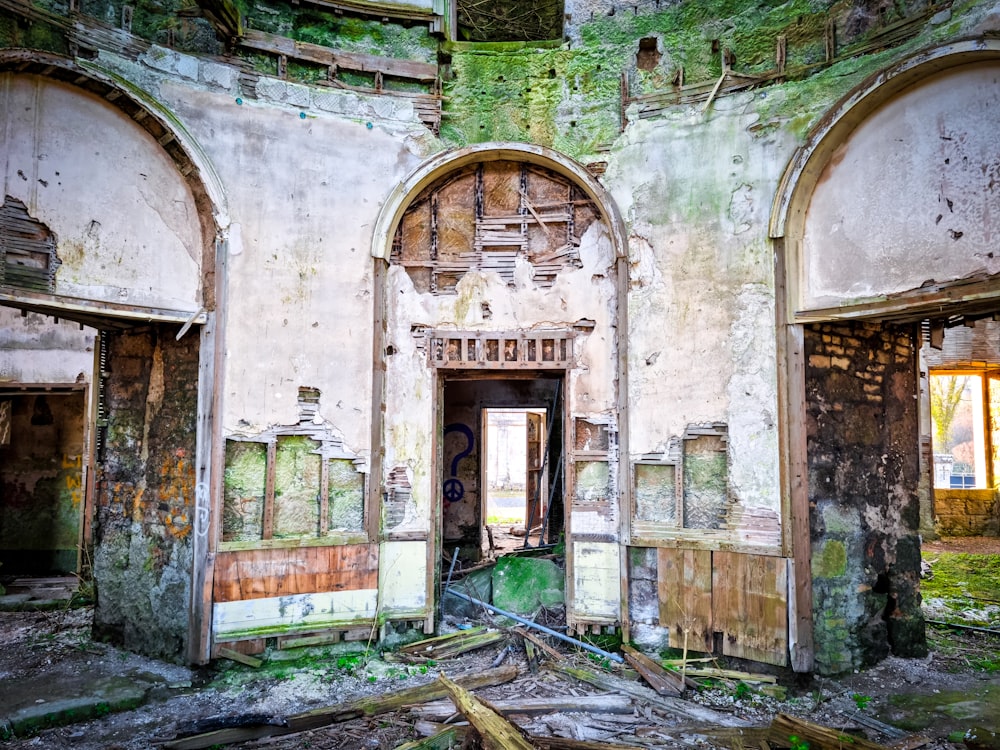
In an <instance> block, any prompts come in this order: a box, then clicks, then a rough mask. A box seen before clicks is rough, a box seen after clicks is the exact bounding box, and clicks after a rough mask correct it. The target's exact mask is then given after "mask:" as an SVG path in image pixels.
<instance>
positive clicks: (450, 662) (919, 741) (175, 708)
mask: <svg viewBox="0 0 1000 750" xmlns="http://www.w3.org/2000/svg"><path fill="white" fill-rule="evenodd" d="M928 547H930V545H928ZM927 551H932V552H933V553H934V554H941V553H942V552H944V551H946V550H945V549H944V548H941V549H938V548H936V547H935V548H934V549H933V550H927ZM997 552H998V553H1000V545H998V548H997ZM90 617H91V612H90V610H89V609H88V608H79V609H60V610H55V611H45V612H0V634H2V636H3V648H2V649H0V716H2V715H4V713H5V711H4V706H3V703H4V702H5V701H11V700H14V698H15V697H16V699H18V700H20V701H21V702H22V703H25V702H27V703H31V702H35V703H38V704H39V705H44V704H45V703H46V702H47V701H49V700H51V699H52V695H54V694H55V693H57V692H58V688H60V687H65V686H66V685H67V684H68V683H69V682H71V681H72V680H73V679H80V680H89V681H91V682H94V681H95V680H97V681H100V680H102V679H104V676H105V675H107V677H108V682H107V685H108V686H110V685H111V681H112V680H113V678H117V679H119V680H122V681H124V682H125V683H128V684H129V685H131V686H132V687H133V688H134V687H135V686H137V685H138V686H140V687H141V689H142V691H144V700H145V702H144V703H142V705H139V706H138V707H136V708H132V709H131V710H124V711H114V710H111V708H110V707H108V706H105V707H104V708H101V706H103V705H104V704H102V703H99V704H98V710H97V711H92V712H91V715H92V718H90V719H89V720H86V721H75V722H74V723H69V724H67V725H65V726H58V727H53V728H48V729H42V730H40V731H39V732H37V733H36V734H34V735H33V736H25V737H16V736H10V732H9V731H7V732H6V734H4V735H2V739H5V740H6V742H0V745H2V746H3V747H5V748H7V747H9V748H12V749H14V748H80V749H81V750H98V749H99V748H100V749H103V750H116V749H117V750H132V749H138V748H149V747H155V746H158V745H161V744H162V743H165V742H167V741H169V740H173V739H175V738H177V737H182V736H185V735H190V734H192V733H197V732H204V731H207V730H209V729H212V728H217V727H219V726H222V725H232V724H238V723H244V724H253V725H261V724H263V725H264V726H265V727H266V726H272V727H277V725H280V724H282V722H285V721H287V720H288V718H289V717H293V716H295V715H298V714H301V713H302V712H305V711H309V710H314V709H322V708H324V707H329V706H338V705H339V706H342V705H344V704H347V703H350V702H352V701H357V700H358V699H361V698H372V697H377V696H383V695H388V694H392V693H395V692H397V691H401V690H404V689H409V688H413V687H414V686H418V685H425V684H429V683H431V682H433V681H434V680H435V679H436V676H437V674H438V673H444V674H445V675H447V676H448V677H450V678H457V677H459V676H462V675H470V674H471V675H482V674H483V673H486V672H488V671H489V670H490V669H491V667H492V666H493V665H495V664H497V663H498V662H500V661H502V662H503V664H504V665H513V666H516V667H517V670H518V675H517V677H516V678H515V679H514V680H513V681H512V682H508V683H506V684H502V685H497V686H495V687H488V688H482V689H478V690H476V691H475V694H476V695H477V696H479V697H482V698H484V699H487V700H489V701H492V702H502V701H504V700H510V701H520V700H523V699H524V698H525V697H531V698H548V699H552V700H556V699H563V700H566V699H568V700H569V701H570V702H571V703H576V704H583V703H584V702H585V701H586V700H587V698H588V696H604V697H603V698H599V699H598V705H600V706H602V708H594V707H590V708H589V709H588V710H586V711H583V712H573V711H569V710H565V709H563V710H561V711H555V712H551V713H540V714H537V715H528V714H527V713H517V714H512V715H511V716H510V718H511V721H513V722H514V723H515V724H517V725H518V726H520V727H521V728H522V729H524V730H525V731H527V732H528V733H529V734H531V735H533V736H536V737H562V738H569V739H574V740H578V741H583V740H588V741H590V742H595V743H596V742H600V743H608V744H609V745H612V744H613V745H617V746H628V747H654V748H671V747H702V748H714V747H719V748H721V747H729V748H733V750H742V749H743V748H751V747H753V748H760V747H763V746H764V745H761V740H764V739H766V740H767V742H768V744H767V745H766V747H770V748H780V747H795V748H796V750H804V748H805V747H806V745H804V744H803V739H802V738H799V739H798V740H795V739H792V737H793V735H794V732H791V731H787V730H782V731H778V732H777V734H776V733H775V732H774V731H772V732H770V733H769V732H768V727H769V726H771V724H772V721H773V720H774V719H775V717H776V716H778V715H779V714H787V715H789V716H793V717H799V718H802V719H806V720H808V721H810V722H814V723H816V724H820V725H823V726H826V727H831V728H833V729H834V730H836V731H835V736H837V735H839V736H840V737H842V738H843V739H845V740H847V738H848V736H849V735H857V736H859V737H866V738H868V739H869V740H873V741H875V742H879V743H883V744H885V745H887V746H892V747H897V748H904V747H905V748H917V747H923V748H926V749H927V750H948V749H953V748H963V747H970V748H972V747H1000V744H996V743H997V740H996V739H995V737H994V738H993V739H992V742H993V743H994V744H992V745H991V744H979V745H977V743H976V741H974V740H971V739H967V735H968V734H969V732H970V731H972V732H973V734H978V735H979V736H980V737H988V736H989V733H990V732H1000V727H998V726H996V724H997V721H998V719H1000V636H998V635H996V634H991V633H987V632H982V631H979V630H961V629H952V628H947V627H931V628H929V630H928V633H929V641H930V645H931V649H932V651H931V654H930V655H929V656H928V657H927V658H925V659H912V660H906V659H898V658H890V659H887V660H886V661H884V662H882V663H881V664H879V665H878V666H876V667H875V668H872V669H869V670H865V671H862V672H858V673H855V674H852V675H848V676H846V677H842V678H838V679H828V678H813V679H809V680H804V679H802V678H801V677H799V678H796V677H795V676H792V675H785V676H784V677H780V676H779V678H778V684H777V685H772V684H768V683H766V682H755V681H752V680H749V679H744V680H740V679H738V678H731V679H723V680H711V681H701V682H702V685H701V686H700V687H698V688H697V689H688V690H686V691H685V693H684V695H683V698H682V699H676V698H659V697H658V696H657V695H656V694H655V693H653V692H652V691H650V690H648V688H646V687H645V684H644V683H643V682H642V681H641V680H640V679H638V678H637V676H636V675H635V673H634V672H631V671H630V670H623V669H622V668H620V667H617V666H616V665H614V664H612V663H611V662H609V661H608V660H607V659H604V658H601V657H596V656H587V655H585V654H583V653H579V652H578V653H572V652H573V649H571V648H570V647H568V646H567V645H566V644H564V643H561V642H557V641H552V642H551V643H552V645H553V646H554V647H555V650H557V651H558V652H559V653H560V654H562V658H560V659H558V660H557V659H556V658H554V657H553V656H549V655H546V654H544V653H542V655H541V658H540V659H539V661H540V662H541V664H540V668H538V669H537V671H531V669H529V665H528V662H527V659H526V655H525V646H524V641H523V639H522V638H521V637H519V636H517V635H516V634H514V633H513V632H512V631H511V630H510V629H502V628H501V630H502V632H503V635H502V637H500V638H499V640H497V641H496V642H494V643H492V644H490V645H488V646H484V647H482V648H480V649H478V650H475V651H472V652H470V653H467V654H464V655H461V656H457V657H453V658H441V659H440V660H437V661H434V662H429V663H428V662H425V663H420V662H419V661H414V662H411V663H407V662H404V661H400V660H399V659H400V658H401V657H400V656H399V655H393V654H391V653H390V654H389V655H388V656H386V657H385V658H383V657H382V655H379V654H377V653H375V652H364V653H362V650H363V649H364V647H365V645H366V644H364V643H360V644H351V645H349V646H346V645H345V647H344V648H343V649H342V650H340V651H338V652H331V651H327V652H325V653H322V654H321V653H317V652H313V653H312V654H311V655H309V656H308V657H307V658H305V659H301V660H299V661H295V662H292V661H287V660H282V659H275V660H272V661H269V662H267V663H265V664H264V665H263V666H261V667H259V668H256V669H254V668H251V667H248V666H245V665H242V664H237V663H234V662H228V661H225V660H220V661H219V662H217V663H215V664H213V665H212V666H211V667H209V668H205V669H201V670H191V669H188V668H186V667H181V666H177V665H168V664H163V663H162V662H157V661H155V660H150V659H143V658H141V657H138V656H136V655H134V654H129V653H126V652H124V651H121V650H119V649H116V648H115V647H113V646H110V645H107V644H102V643H95V642H93V641H91V640H90ZM997 626H1000V622H997V623H994V626H993V627H994V628H996V627H997ZM276 656H277V657H283V656H284V657H286V658H287V657H288V654H282V653H281V652H276ZM501 657H503V658H502V659H501ZM565 664H575V665H578V666H581V667H584V668H585V669H587V670H589V671H590V672H591V673H596V674H598V675H600V676H606V677H608V679H613V680H620V682H618V683H617V685H619V687H620V689H618V690H611V691H609V690H607V689H598V688H596V687H593V686H591V685H589V684H585V683H583V682H580V681H578V680H576V679H573V678H571V677H567V676H565V675H564V674H563V673H561V672H560V671H559V670H558V665H565ZM720 666H727V667H730V668H732V667H733V666H734V665H720ZM101 685H102V689H104V687H103V686H105V683H103V682H102V683H101ZM107 689H109V690H110V689H111V687H108V688H107ZM4 690H7V691H8V693H7V694H6V697H5V694H4ZM12 691H13V692H12ZM29 691H30V692H29ZM50 694H52V695H50ZM36 696H37V697H36ZM47 696H48V697H47ZM623 702H624V708H622V707H621V704H622V703H623ZM109 703H110V699H109ZM615 706H619V708H618V709H615V710H617V711H619V712H612V710H613V709H614V707H615ZM437 710H438V714H430V713H424V714H423V716H421V715H419V714H418V712H417V711H416V710H414V711H411V710H409V709H404V710H397V711H393V712H389V713H384V714H381V715H377V716H371V717H369V718H359V719H353V720H350V721H345V722H341V723H337V724H335V725H332V726H328V727H323V728H318V729H315V730H312V731H307V732H300V733H296V734H290V735H286V736H271V737H265V738H261V739H256V740H252V741H247V742H241V743H236V744H232V745H223V744H222V743H214V742H213V743H211V744H203V745H201V746H204V747H223V746H229V747H239V748H288V749H289V750H291V749H292V748H324V749H329V750H334V749H345V748H352V749H353V748H372V749H373V750H374V749H375V748H386V749H388V748H397V747H400V746H401V745H403V744H404V743H406V742H409V741H413V740H415V739H418V738H419V737H420V736H421V733H422V732H428V731H431V729H430V726H431V725H430V724H429V722H443V721H445V720H446V719H447V718H449V717H450V718H452V719H457V720H458V721H461V719H462V717H461V716H460V715H459V716H457V717H456V716H455V712H454V710H453V709H452V708H451V706H450V705H449V706H447V707H446V708H439V709H437ZM522 710H523V711H527V709H522ZM991 723H992V724H991ZM977 726H978V727H980V728H979V729H976V727H977ZM265 731H268V730H266V729H265ZM0 732H4V728H3V727H0ZM447 746H448V745H439V747H447ZM459 746H461V743H460V742H458V743H457V744H455V747H459ZM568 746H569V745H561V746H560V745H552V744H550V745H544V744H538V747H568ZM577 747H582V746H581V745H577ZM593 747H597V746H596V745H594V746H593ZM809 747H811V748H812V749H813V750H817V748H818V747H820V745H819V744H817V743H815V742H813V743H811V744H810V745H809Z"/></svg>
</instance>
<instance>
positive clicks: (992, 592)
mask: <svg viewBox="0 0 1000 750" xmlns="http://www.w3.org/2000/svg"><path fill="white" fill-rule="evenodd" d="M927 560H928V561H929V562H930V563H931V569H932V570H933V573H934V574H933V576H932V577H931V578H929V579H925V580H923V581H921V584H920V588H921V593H922V595H923V598H924V602H925V604H928V605H929V604H932V603H933V604H935V605H937V604H939V603H940V604H941V605H943V609H944V611H945V612H946V613H947V616H946V617H944V618H943V619H944V620H945V621H946V622H954V623H959V624H967V625H978V626H981V627H990V626H991V625H992V621H991V620H990V619H989V614H988V613H989V612H990V610H991V609H993V608H995V607H997V606H1000V596H998V595H997V591H1000V555H973V554H964V553H949V552H941V553H935V554H931V555H927ZM936 609H939V608H937V607H936ZM931 619H941V618H937V617H933V618H931Z"/></svg>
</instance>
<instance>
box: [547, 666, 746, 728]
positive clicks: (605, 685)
mask: <svg viewBox="0 0 1000 750" xmlns="http://www.w3.org/2000/svg"><path fill="white" fill-rule="evenodd" d="M545 666H546V669H550V670H552V671H554V672H557V673H559V674H561V675H565V676H566V677H571V678H572V679H575V680H579V681H580V682H585V683H587V684H588V685H593V686H594V687H599V688H601V689H602V690H608V691H610V692H617V693H624V694H625V695H629V696H631V697H632V698H635V699H637V700H640V701H643V702H644V703H648V704H649V705H650V706H652V707H653V708H658V709H660V710H662V711H666V712H668V713H671V714H673V715H675V716H681V717H683V718H685V719H690V720H692V721H698V722H705V723H709V724H717V725H718V726H722V727H742V726H749V724H748V722H746V721H744V720H743V719H739V718H737V717H735V716H730V715H728V714H723V713H720V712H719V711H713V710H712V709H710V708H706V707H704V706H699V705H698V704H696V703H692V702H691V701H686V700H684V699H682V698H672V697H670V696H666V695H659V694H657V693H655V692H654V691H652V690H650V689H649V688H646V687H643V686H642V685H634V684H632V683H630V682H628V681H627V680H623V679H622V678H620V677H615V676H614V675H611V674H607V673H598V672H595V671H593V670H591V669H588V668H586V667H580V666H571V665H569V664H565V663H563V662H549V663H547V664H546V665H545Z"/></svg>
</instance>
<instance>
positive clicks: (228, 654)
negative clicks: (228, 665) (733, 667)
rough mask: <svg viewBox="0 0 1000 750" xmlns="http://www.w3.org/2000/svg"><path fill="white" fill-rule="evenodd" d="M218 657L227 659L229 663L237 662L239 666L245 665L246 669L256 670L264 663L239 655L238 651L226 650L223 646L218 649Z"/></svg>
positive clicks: (254, 658) (251, 657)
mask: <svg viewBox="0 0 1000 750" xmlns="http://www.w3.org/2000/svg"><path fill="white" fill-rule="evenodd" d="M219 656H221V657H222V658H223V659H229V660H230V661H235V662H239V663H240V664H245V665H247V666H248V667H253V668H254V669H257V668H258V667H259V666H260V665H261V664H263V663H264V660H263V659H257V658H256V657H253V656H247V655H246V654H241V653H240V652H239V651H234V650H233V649H231V648H226V647H225V646H223V647H222V648H220V649H219Z"/></svg>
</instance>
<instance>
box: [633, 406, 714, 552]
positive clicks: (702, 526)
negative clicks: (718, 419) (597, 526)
mask: <svg viewBox="0 0 1000 750" xmlns="http://www.w3.org/2000/svg"><path fill="white" fill-rule="evenodd" d="M727 442H728V440H727V430H726V426H725V425H721V424H715V425H709V426H698V427H689V428H688V429H687V430H686V431H685V433H684V436H683V438H682V439H679V440H678V439H674V440H673V441H672V443H671V446H670V448H669V450H668V451H667V452H666V453H665V454H663V455H658V454H651V455H650V456H649V457H647V458H646V459H644V460H640V461H636V462H635V463H633V465H632V475H633V476H632V480H633V485H632V487H633V497H634V521H633V531H634V532H635V534H636V535H638V536H640V537H641V536H652V537H655V536H657V535H658V534H660V533H663V532H664V531H671V530H686V531H694V532H702V531H711V530H717V529H718V530H723V529H726V527H727V523H726V519H727V516H728V514H729V512H730V510H731V508H730V505H731V501H730V497H729V464H728V457H727ZM695 535H697V533H696V534H695Z"/></svg>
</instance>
